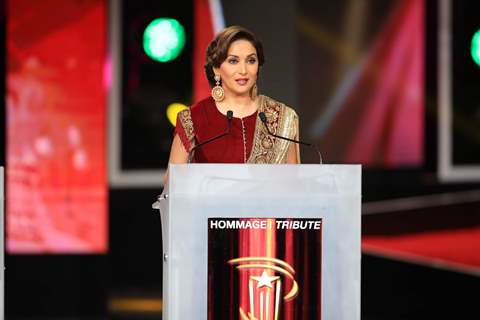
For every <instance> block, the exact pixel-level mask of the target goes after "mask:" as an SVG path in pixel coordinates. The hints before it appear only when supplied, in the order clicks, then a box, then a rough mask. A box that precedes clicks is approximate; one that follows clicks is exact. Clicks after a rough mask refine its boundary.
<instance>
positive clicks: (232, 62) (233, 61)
mask: <svg viewBox="0 0 480 320" xmlns="http://www.w3.org/2000/svg"><path fill="white" fill-rule="evenodd" d="M237 62H238V61H237V60H236V59H230V60H228V63H230V64H235V63H237Z"/></svg>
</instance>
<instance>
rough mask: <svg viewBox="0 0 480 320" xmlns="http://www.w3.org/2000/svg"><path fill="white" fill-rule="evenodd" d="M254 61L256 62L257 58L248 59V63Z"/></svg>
mask: <svg viewBox="0 0 480 320" xmlns="http://www.w3.org/2000/svg"><path fill="white" fill-rule="evenodd" d="M255 62H257V59H249V60H248V63H250V64H254V63H255Z"/></svg>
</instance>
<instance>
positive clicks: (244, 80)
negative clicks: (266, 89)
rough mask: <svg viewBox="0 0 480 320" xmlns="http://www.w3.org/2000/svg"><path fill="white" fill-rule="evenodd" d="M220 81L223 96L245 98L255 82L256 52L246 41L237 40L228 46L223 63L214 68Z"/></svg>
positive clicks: (256, 68)
mask: <svg viewBox="0 0 480 320" xmlns="http://www.w3.org/2000/svg"><path fill="white" fill-rule="evenodd" d="M213 71H214V72H215V74H216V75H220V78H221V79H222V87H223V89H224V90H225V95H226V96H228V95H235V96H245V95H249V94H250V89H251V88H252V87H253V85H254V84H255V82H256V81H257V73H258V57H257V50H256V49H255V47H254V46H253V45H252V44H251V43H250V41H248V40H244V39H239V40H236V41H234V42H232V44H231V45H230V48H228V54H227V58H226V59H225V61H223V62H222V64H221V65H220V67H219V68H214V69H213Z"/></svg>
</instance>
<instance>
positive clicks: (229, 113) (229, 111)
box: [227, 110, 233, 120]
mask: <svg viewBox="0 0 480 320" xmlns="http://www.w3.org/2000/svg"><path fill="white" fill-rule="evenodd" d="M232 118H233V111H232V110H228V111H227V119H228V120H232Z"/></svg>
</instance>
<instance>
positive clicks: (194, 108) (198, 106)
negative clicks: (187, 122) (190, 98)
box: [190, 97, 215, 113]
mask: <svg viewBox="0 0 480 320" xmlns="http://www.w3.org/2000/svg"><path fill="white" fill-rule="evenodd" d="M211 106H215V104H214V102H213V98H212V97H206V98H204V99H202V100H200V101H197V102H195V103H194V104H192V105H191V106H190V110H191V112H194V113H196V112H200V111H204V110H205V109H207V108H209V107H211Z"/></svg>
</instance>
